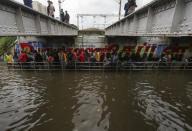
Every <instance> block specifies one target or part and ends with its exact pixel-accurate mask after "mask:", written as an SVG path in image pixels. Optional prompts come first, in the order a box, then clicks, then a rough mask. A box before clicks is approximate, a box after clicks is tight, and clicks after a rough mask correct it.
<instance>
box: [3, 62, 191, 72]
mask: <svg viewBox="0 0 192 131" xmlns="http://www.w3.org/2000/svg"><path fill="white" fill-rule="evenodd" d="M0 68H1V69H9V70H15V71H17V70H26V71H27V70H30V71H55V70H60V71H67V70H73V71H92V70H93V71H94V70H98V71H131V70H133V71H137V70H143V71H145V70H187V71H189V70H192V62H122V63H120V62H118V63H110V62H68V63H67V64H65V63H48V62H27V63H21V62H19V63H18V62H16V63H11V64H7V63H5V62H1V63H0Z"/></svg>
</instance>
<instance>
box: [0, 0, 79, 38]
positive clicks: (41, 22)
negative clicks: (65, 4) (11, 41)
mask: <svg viewBox="0 0 192 131" xmlns="http://www.w3.org/2000/svg"><path fill="white" fill-rule="evenodd" d="M0 17H1V18H0V36H77V34H78V29H77V28H76V27H73V26H71V25H69V24H66V23H63V22H61V21H58V20H56V19H53V18H51V17H49V16H47V15H44V14H42V13H39V12H37V11H35V10H33V9H31V8H28V7H26V6H24V5H22V4H19V3H17V2H15V1H12V0H0Z"/></svg>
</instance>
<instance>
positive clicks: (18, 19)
mask: <svg viewBox="0 0 192 131" xmlns="http://www.w3.org/2000/svg"><path fill="white" fill-rule="evenodd" d="M15 19H16V24H17V28H18V30H19V33H25V27H24V23H23V16H22V10H21V7H19V8H17V9H16V15H15Z"/></svg>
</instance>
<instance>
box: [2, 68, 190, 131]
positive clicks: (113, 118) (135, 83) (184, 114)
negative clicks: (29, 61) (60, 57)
mask: <svg viewBox="0 0 192 131" xmlns="http://www.w3.org/2000/svg"><path fill="white" fill-rule="evenodd" d="M0 76H1V77H0V129H1V130H15V131H17V130H46V131H52V130H57V131H60V130H61V131H63V130H67V131H70V130H71V131H117V130H120V131H123V130H133V131H141V130H147V131H155V130H158V131H166V130H168V131H172V130H179V131H185V130H192V119H191V118H192V77H191V73H190V72H125V73H116V72H111V73H110V72H106V73H104V72H63V73H62V72H52V73H51V72H8V71H6V70H2V71H1V72H0Z"/></svg>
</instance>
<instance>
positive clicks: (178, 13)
mask: <svg viewBox="0 0 192 131" xmlns="http://www.w3.org/2000/svg"><path fill="white" fill-rule="evenodd" d="M184 9H185V0H176V6H175V10H174V15H173V19H172V26H171V33H176V32H177V30H178V27H179V24H180V23H182V20H184V17H183V14H184Z"/></svg>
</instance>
